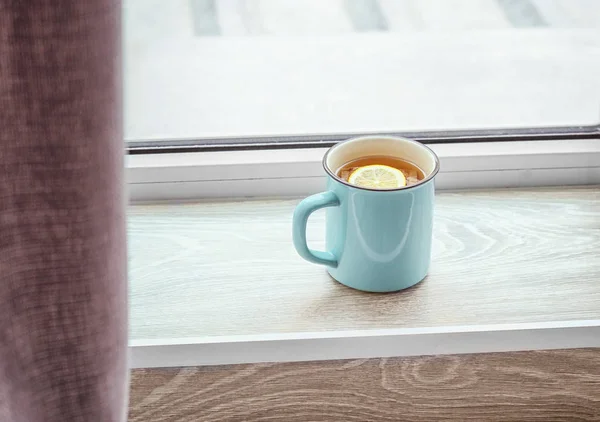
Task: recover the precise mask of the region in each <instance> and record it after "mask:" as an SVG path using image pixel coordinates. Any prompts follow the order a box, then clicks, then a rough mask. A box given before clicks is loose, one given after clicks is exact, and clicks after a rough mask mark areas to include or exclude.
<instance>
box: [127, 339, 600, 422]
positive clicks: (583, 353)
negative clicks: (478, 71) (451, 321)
mask: <svg viewBox="0 0 600 422" xmlns="http://www.w3.org/2000/svg"><path fill="white" fill-rule="evenodd" d="M129 420H130V421H132V422H135V421H140V422H141V421H143V422H146V421H156V422H163V421H164V422H166V421H181V422H184V421H207V422H208V421H210V422H217V421H228V422H229V421H232V422H233V421H285V422H296V421H297V422H307V421H328V422H329V421H331V422H334V421H361V422H362V421H442V420H444V421H598V420H600V350H599V349H580V350H563V351H537V352H518V353H491V354H477V355H461V356H438V357H415V358H405V359H396V358H394V359H368V360H353V361H328V362H303V363H286V364H253V365H236V366H222V367H204V368H178V369H147V370H142V369H141V370H135V371H133V374H132V383H131V402H130V419H129Z"/></svg>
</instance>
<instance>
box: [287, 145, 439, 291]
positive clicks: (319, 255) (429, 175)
mask: <svg viewBox="0 0 600 422" xmlns="http://www.w3.org/2000/svg"><path fill="white" fill-rule="evenodd" d="M374 155H385V156H392V157H397V158H401V159H403V160H406V161H409V162H412V163H414V164H416V165H417V166H418V167H419V168H420V169H421V170H423V172H424V173H425V178H424V179H423V180H422V181H420V182H419V183H417V184H415V185H412V186H407V187H402V188H399V189H388V190H374V189H367V188H361V187H357V186H353V185H351V184H349V183H347V182H346V181H344V180H342V179H340V178H339V177H337V175H336V172H337V170H338V169H339V168H341V167H342V166H343V165H344V164H346V163H348V162H350V161H352V160H356V159H358V158H362V157H368V156H374ZM323 167H324V169H325V172H326V173H327V189H328V190H327V191H326V192H322V193H318V194H316V195H312V196H310V197H308V198H306V199H304V200H303V201H302V202H300V204H298V206H297V207H296V210H295V211H294V218H293V239H294V247H295V248H296V250H297V251H298V254H300V256H301V257H302V258H304V259H306V260H307V261H310V262H314V263H316V264H322V265H325V266H326V267H327V271H328V272H329V274H330V275H331V277H333V278H334V279H335V280H337V281H338V282H340V283H342V284H344V285H346V286H348V287H352V288H354V289H358V290H363V291H367V292H394V291H398V290H402V289H406V288H407V287H410V286H413V285H415V284H417V283H418V282H419V281H421V280H423V279H424V278H425V276H426V275H427V271H428V270H429V264H430V261H431V243H432V226H433V203H434V178H435V175H436V174H437V173H438V171H439V168H440V164H439V159H438V157H437V156H436V155H435V153H434V152H433V151H432V150H431V149H429V148H428V147H426V146H425V145H423V144H420V143H418V142H415V141H411V140H408V139H404V138H397V137H390V136H365V137H360V138H354V139H350V140H347V141H344V142H341V143H339V144H336V145H335V146H333V147H332V148H331V149H329V151H327V153H326V154H325V157H324V158H323ZM325 207H327V215H326V235H325V237H326V251H315V250H312V249H309V248H308V245H307V243H306V223H307V221H308V217H309V216H310V214H311V213H312V212H314V211H316V210H318V209H321V208H325Z"/></svg>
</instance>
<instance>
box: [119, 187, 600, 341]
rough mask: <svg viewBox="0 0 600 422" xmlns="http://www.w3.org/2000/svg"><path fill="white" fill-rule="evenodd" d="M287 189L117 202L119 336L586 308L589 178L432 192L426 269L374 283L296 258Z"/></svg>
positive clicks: (558, 314) (559, 313)
mask: <svg viewBox="0 0 600 422" xmlns="http://www.w3.org/2000/svg"><path fill="white" fill-rule="evenodd" d="M297 202H298V200H273V201H246V202H222V203H218V202H215V203H199V204H169V205H136V206H132V207H130V209H129V239H130V261H131V262H130V280H131V286H130V306H131V319H130V320H131V323H130V338H132V339H168V338H193V337H210V336H219V335H237V334H268V333H286V332H320V331H332V330H354V329H379V328H393V327H437V326H453V325H471V324H501V323H524V322H542V321H543V322H549V321H568V320H584V319H600V283H598V280H600V259H599V252H598V245H600V189H599V188H598V187H588V188H565V189H559V188H556V189H553V188H544V189H539V188H538V189H523V190H495V191H479V192H477V191H472V192H459V193H440V194H438V195H437V197H436V211H435V224H434V242H433V260H432V265H431V270H430V273H429V276H428V277H427V278H426V279H425V281H424V282H422V283H420V284H419V285H417V286H415V287H414V288H411V289H408V290H406V291H404V292H399V293H395V294H384V295H381V294H368V293H362V292H358V291H355V290H352V289H349V288H347V287H345V286H342V285H340V284H338V283H337V282H335V281H334V280H332V279H331V278H330V277H329V276H328V275H327V273H326V272H325V269H324V268H323V267H321V266H317V265H313V264H310V263H308V262H305V261H303V260H302V259H301V258H300V257H298V255H297V254H296V252H295V250H294V248H293V246H292V242H291V216H292V211H293V209H294V207H295V205H296V204H297ZM308 226H309V228H308V230H309V231H308V239H309V243H310V244H311V245H312V246H313V247H315V248H323V247H324V233H325V230H324V213H317V214H315V215H314V216H313V217H311V220H310V221H309V225H308Z"/></svg>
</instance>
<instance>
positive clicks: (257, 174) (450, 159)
mask: <svg viewBox="0 0 600 422" xmlns="http://www.w3.org/2000/svg"><path fill="white" fill-rule="evenodd" d="M599 141H600V137H599V138H598V139H577V140H568V139H567V140H551V141H506V142H475V143H473V142H466V143H460V142H459V143H452V144H433V145H430V147H431V148H432V149H433V150H434V151H435V152H436V154H438V156H439V157H440V161H441V170H440V173H439V175H438V176H437V178H436V186H437V188H438V189H442V190H444V189H478V188H501V187H506V188H519V187H529V186H556V185H590V184H600V142H599ZM326 150H327V148H307V149H279V150H277V149H273V150H242V151H217V152H196V153H162V154H160V153H159V154H141V155H129V156H127V158H126V177H127V182H128V188H129V197H130V200H131V201H132V202H148V201H161V200H197V199H203V198H240V197H290V196H303V195H309V194H312V193H316V192H319V191H322V190H323V189H324V188H325V173H324V171H323V169H322V164H321V160H322V158H323V155H324V153H325V151H326Z"/></svg>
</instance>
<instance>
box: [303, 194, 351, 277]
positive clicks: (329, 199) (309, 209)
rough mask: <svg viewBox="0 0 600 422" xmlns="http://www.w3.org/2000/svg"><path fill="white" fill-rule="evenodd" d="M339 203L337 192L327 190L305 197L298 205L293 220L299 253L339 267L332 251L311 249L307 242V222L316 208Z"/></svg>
mask: <svg viewBox="0 0 600 422" xmlns="http://www.w3.org/2000/svg"><path fill="white" fill-rule="evenodd" d="M338 205H340V200H339V198H338V197H337V196H336V194H335V193H333V192H331V191H327V192H321V193H317V194H316V195H312V196H309V197H308V198H305V199H303V200H302V201H301V202H300V203H299V204H298V206H297V207H296V210H295V211H294V217H293V220H292V234H293V239H294V247H295V248H296V251H297V252H298V254H299V255H300V256H301V257H302V258H304V259H306V260H307V261H308V262H313V263H315V264H323V265H327V266H329V267H333V268H336V267H337V265H338V261H337V259H336V258H335V256H334V255H333V254H332V253H331V252H326V251H315V250H313V249H309V247H308V245H307V243H306V223H307V222H308V217H309V216H310V215H311V214H312V213H313V212H315V211H316V210H318V209H321V208H325V207H335V206H338Z"/></svg>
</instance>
